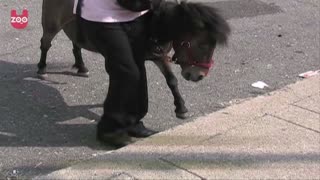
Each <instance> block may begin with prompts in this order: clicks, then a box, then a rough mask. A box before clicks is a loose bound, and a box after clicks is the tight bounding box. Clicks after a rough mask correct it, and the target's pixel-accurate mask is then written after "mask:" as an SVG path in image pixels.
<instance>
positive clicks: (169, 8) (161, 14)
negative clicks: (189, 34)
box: [151, 1, 178, 43]
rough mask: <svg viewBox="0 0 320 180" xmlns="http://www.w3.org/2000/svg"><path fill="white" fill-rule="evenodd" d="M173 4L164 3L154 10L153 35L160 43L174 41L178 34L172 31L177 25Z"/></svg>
mask: <svg viewBox="0 0 320 180" xmlns="http://www.w3.org/2000/svg"><path fill="white" fill-rule="evenodd" d="M175 6H176V4H175V3H173V2H166V1H162V2H161V5H159V6H158V8H157V9H155V10H154V17H153V19H152V24H151V26H152V34H153V36H154V38H156V39H158V40H159V41H160V42H163V43H166V42H170V41H172V40H173V39H174V38H175V37H176V36H177V35H178V34H177V33H176V32H174V31H173V30H172V27H173V25H174V24H175V22H174V21H175V19H174V18H172V17H173V15H174V12H173V11H174V7H175Z"/></svg>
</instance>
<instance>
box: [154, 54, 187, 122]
mask: <svg viewBox="0 0 320 180" xmlns="http://www.w3.org/2000/svg"><path fill="white" fill-rule="evenodd" d="M153 62H154V63H155V64H156V65H157V66H158V68H159V69H160V71H161V72H162V74H163V75H164V77H165V78H166V82H167V85H168V86H169V88H170V90H171V92H172V95H173V97H174V105H175V106H176V110H175V113H176V116H177V118H180V119H185V118H187V115H186V114H187V112H188V109H187V108H186V106H185V102H184V100H183V98H182V96H181V94H180V92H179V88H178V80H177V78H176V77H175V76H174V74H173V72H172V70H171V68H170V64H169V63H167V62H165V61H164V60H162V59H161V60H155V61H153Z"/></svg>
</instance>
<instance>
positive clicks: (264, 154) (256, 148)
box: [37, 76, 320, 179]
mask: <svg viewBox="0 0 320 180" xmlns="http://www.w3.org/2000/svg"><path fill="white" fill-rule="evenodd" d="M37 178H38V179H261V178H264V179H265V178H268V179H320V76H315V77H312V78H309V79H304V80H302V81H299V82H297V83H296V84H293V85H289V86H287V87H285V88H283V89H281V90H278V91H275V92H273V93H271V94H270V95H266V96H259V97H256V98H254V99H251V100H247V101H244V102H242V103H240V104H237V105H233V106H231V107H228V108H226V109H223V110H221V111H218V112H215V113H212V114H210V115H208V116H206V117H201V118H198V119H197V120H195V121H194V122H191V123H187V124H184V125H181V126H178V127H175V128H173V129H171V130H168V131H166V132H162V133H159V134H157V135H155V136H153V137H151V138H147V139H145V140H142V141H138V142H136V143H134V144H132V145H129V146H127V147H124V148H122V149H119V150H116V151H113V152H108V153H106V154H104V155H101V156H99V157H96V158H94V159H91V160H89V161H86V162H82V163H80V164H77V165H74V166H72V167H69V168H66V169H62V170H59V171H56V172H53V173H51V174H48V175H46V176H41V177H37Z"/></svg>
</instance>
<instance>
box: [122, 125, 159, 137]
mask: <svg viewBox="0 0 320 180" xmlns="http://www.w3.org/2000/svg"><path fill="white" fill-rule="evenodd" d="M127 131H128V135H129V136H131V137H136V138H145V137H149V136H152V135H154V134H156V133H158V132H157V131H154V130H151V129H147V128H146V127H145V126H144V125H143V123H141V122H140V123H138V124H137V125H135V126H132V127H130V128H129V129H128V130H127Z"/></svg>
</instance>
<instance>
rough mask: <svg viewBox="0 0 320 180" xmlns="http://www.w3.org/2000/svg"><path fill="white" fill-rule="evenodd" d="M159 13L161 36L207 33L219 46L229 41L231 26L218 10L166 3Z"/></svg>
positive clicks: (193, 4) (191, 4) (190, 4)
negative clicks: (164, 34)
mask: <svg viewBox="0 0 320 180" xmlns="http://www.w3.org/2000/svg"><path fill="white" fill-rule="evenodd" d="M158 11H159V13H158V18H159V19H160V21H158V22H157V28H158V31H159V33H160V34H163V33H164V31H166V32H165V33H166V34H171V35H172V36H177V35H179V34H181V33H182V32H183V33H197V32H199V31H207V32H208V33H209V37H210V38H211V39H210V40H212V41H214V42H217V43H218V44H226V43H227V41H228V36H229V34H230V32H231V29H230V26H229V25H228V23H227V22H226V20H225V19H224V18H223V17H222V15H220V13H219V11H218V10H217V9H216V8H213V7H210V6H207V5H204V4H202V3H191V2H181V4H176V3H173V2H164V3H163V5H162V6H160V8H159V9H158ZM161 19H162V20H161ZM170 38H172V37H170Z"/></svg>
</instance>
